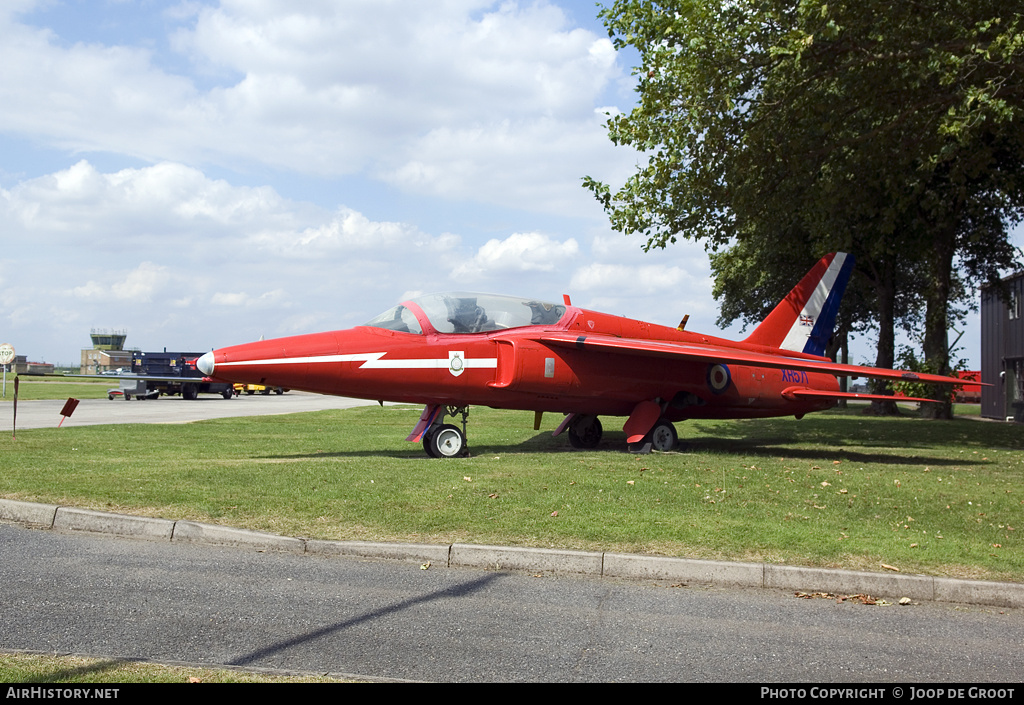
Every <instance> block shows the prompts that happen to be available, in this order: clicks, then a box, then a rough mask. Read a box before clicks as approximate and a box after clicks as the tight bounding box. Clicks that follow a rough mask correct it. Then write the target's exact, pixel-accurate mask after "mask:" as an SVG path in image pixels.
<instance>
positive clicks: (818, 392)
mask: <svg viewBox="0 0 1024 705" xmlns="http://www.w3.org/2000/svg"><path fill="white" fill-rule="evenodd" d="M782 396H783V397H785V398H786V399H802V398H807V397H818V398H824V399H860V400H861V401H865V400H866V401H905V402H927V403H929V404H934V403H935V400H934V399H920V398H918V397H894V396H892V395H889V394H859V393H857V392H829V391H826V390H824V389H807V388H806V387H790V388H788V389H783V390H782Z"/></svg>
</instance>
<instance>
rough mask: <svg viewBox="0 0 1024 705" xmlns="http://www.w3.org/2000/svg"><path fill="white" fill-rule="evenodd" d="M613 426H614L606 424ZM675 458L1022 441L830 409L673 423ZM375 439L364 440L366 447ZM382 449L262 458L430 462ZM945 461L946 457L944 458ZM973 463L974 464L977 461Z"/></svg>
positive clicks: (529, 441)
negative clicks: (813, 413) (800, 414)
mask: <svg viewBox="0 0 1024 705" xmlns="http://www.w3.org/2000/svg"><path fill="white" fill-rule="evenodd" d="M607 425H611V423H609V424H607ZM676 429H677V431H678V433H679V440H680V445H679V451H678V452H679V454H682V455H685V454H687V453H690V454H695V453H714V454H721V455H735V456H739V457H742V456H751V457H771V456H775V457H777V456H779V455H785V456H787V457H791V458H805V459H809V460H815V459H823V458H834V457H836V456H842V457H843V458H844V459H847V460H849V461H850V462H865V463H884V464H888V465H917V464H921V463H928V464H932V465H958V464H961V463H962V459H956V458H954V457H952V454H953V453H954V452H955V451H957V450H959V449H962V448H967V447H973V448H980V447H990V446H992V445H998V446H1004V447H1011V448H1012V447H1016V446H1019V445H1020V444H1021V442H1020V440H1019V439H1018V438H1017V437H1015V436H1014V434H1013V433H1012V431H1013V429H1005V428H1003V427H1001V426H999V425H998V424H992V425H990V424H983V423H981V422H979V421H976V420H966V419H962V420H954V421H926V420H919V419H914V418H912V417H902V418H879V417H867V416H862V415H859V414H856V413H840V412H832V413H828V414H821V415H818V416H815V417H808V418H805V419H801V420H796V419H793V418H774V419H744V420H726V421H709V420H689V421H680V422H677V423H676ZM492 431H493V429H492V428H491V427H490V426H489V425H487V426H484V425H481V428H480V430H479V432H478V433H474V429H473V428H472V427H471V428H470V429H469V438H468V443H467V445H468V448H469V452H470V454H471V455H472V456H481V455H486V454H494V455H498V454H509V453H516V454H529V453H537V454H564V453H587V452H590V453H608V454H624V455H625V454H628V449H627V444H626V435H625V433H623V432H622V431H619V430H606V431H605V434H604V437H603V439H602V440H601V443H600V444H599V445H598V446H597V447H596V448H593V449H590V450H577V449H575V448H573V447H572V446H570V445H569V442H568V439H567V437H565V436H560V437H558V438H554V437H552V435H551V432H550V431H541V432H539V433H535V434H534V435H532V436H529V437H525V438H521V439H516V440H509V441H495V440H494V436H493V432H492ZM375 441H376V442H381V439H380V438H375V439H367V442H368V443H373V442H375ZM385 443H387V444H388V445H387V446H378V447H367V448H363V449H358V450H337V451H332V450H326V451H321V452H316V453H300V454H288V455H285V454H267V455H264V456H260V457H261V458H263V459H267V460H301V459H316V458H388V459H394V460H430V458H428V457H427V455H426V453H425V452H424V450H423V446H422V445H421V444H420V443H408V444H407V446H406V447H403V448H400V449H396V448H395V446H394V445H393V444H391V443H390V442H389V441H385ZM944 456H948V457H944ZM974 462H975V463H978V462H979V461H977V460H975V461H974Z"/></svg>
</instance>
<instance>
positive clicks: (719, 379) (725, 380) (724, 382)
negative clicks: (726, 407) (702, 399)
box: [708, 365, 732, 394]
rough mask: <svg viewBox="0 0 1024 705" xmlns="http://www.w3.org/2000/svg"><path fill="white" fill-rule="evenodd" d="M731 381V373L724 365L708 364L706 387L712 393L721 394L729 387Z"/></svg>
mask: <svg viewBox="0 0 1024 705" xmlns="http://www.w3.org/2000/svg"><path fill="white" fill-rule="evenodd" d="M730 382H732V375H731V374H730V373H729V368H728V367H726V366H725V365H709V366H708V388H709V389H710V390H711V392H712V393H713V394H721V393H722V392H724V391H725V390H726V389H728V388H729V383H730Z"/></svg>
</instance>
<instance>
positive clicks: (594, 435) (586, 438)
mask: <svg viewBox="0 0 1024 705" xmlns="http://www.w3.org/2000/svg"><path fill="white" fill-rule="evenodd" d="M602 435H604V428H603V427H602V426H601V420H600V419H599V418H597V417H596V416H582V417H580V418H579V419H578V420H577V421H576V423H574V424H573V425H571V426H569V445H571V446H572V447H573V448H580V449H584V450H585V449H588V448H597V444H598V443H600V442H601V436H602Z"/></svg>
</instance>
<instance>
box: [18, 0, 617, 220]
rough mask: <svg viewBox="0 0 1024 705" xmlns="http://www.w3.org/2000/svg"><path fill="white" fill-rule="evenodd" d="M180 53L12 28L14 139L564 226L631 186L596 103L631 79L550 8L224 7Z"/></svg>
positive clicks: (591, 37)
mask: <svg viewBox="0 0 1024 705" xmlns="http://www.w3.org/2000/svg"><path fill="white" fill-rule="evenodd" d="M188 7H189V9H190V10H191V9H192V7H193V6H191V5H190V6H188ZM194 12H195V14H191V15H190V14H189V13H188V12H183V13H170V14H167V15H165V18H166V21H167V22H179V23H181V24H179V25H178V28H177V29H176V30H173V31H172V35H171V37H172V45H173V46H174V47H175V48H176V50H177V51H178V52H181V53H182V54H184V55H185V56H187V58H188V59H189V60H190V61H191V62H192V63H193V65H194V66H197V67H200V70H201V71H205V74H204V73H200V74H196V75H194V76H189V75H186V74H172V73H169V72H168V71H166V70H164V69H162V68H161V66H162V65H163V64H165V63H173V62H168V61H167V58H168V57H164V56H160V55H157V53H156V52H158V51H159V49H158V48H156V47H152V46H151V45H147V46H146V48H138V47H135V46H132V45H131V44H130V43H128V42H126V43H124V44H117V45H104V44H101V43H98V42H95V41H79V42H75V43H71V44H68V43H66V42H65V41H62V39H61V38H60V37H59V36H57V35H56V34H55V33H54V32H53V31H49V30H45V29H38V28H35V27H31V26H28V25H25V24H20V23H18V22H16V21H14V20H12V19H11V17H12V16H15V15H12V14H8V15H6V16H4V17H0V33H2V35H3V36H4V37H5V40H4V42H3V43H0V63H2V64H3V65H4V72H3V75H2V76H0V104H2V105H4V110H3V111H2V112H0V130H3V131H5V132H8V133H15V134H21V135H26V136H30V137H31V138H33V139H35V140H40V141H42V142H44V143H46V144H50V145H54V146H57V147H59V148H63V149H68V150H72V151H109V152H114V153H118V154H125V155H132V156H134V157H139V158H143V159H145V160H148V161H153V162H161V161H171V162H181V163H188V164H221V165H232V166H233V167H234V168H238V167H244V166H245V165H250V166H252V165H269V166H271V167H272V168H278V169H285V170H289V171H292V172H296V173H302V174H312V175H321V176H322V175H329V176H338V175H345V174H354V173H366V174H369V175H371V176H373V177H375V178H380V179H384V180H386V181H388V182H390V183H393V184H396V185H398V186H400V187H401V188H403V189H407V190H410V191H414V192H418V193H427V194H431V195H440V196H444V197H446V198H459V199H479V200H482V201H484V202H487V203H499V204H504V205H512V206H514V207H517V208H524V209H528V210H541V211H548V212H555V211H557V210H559V209H562V210H564V208H565V207H566V204H567V203H570V204H573V205H572V207H573V208H574V209H576V210H577V211H579V210H580V209H581V208H583V206H582V204H583V203H586V204H587V205H588V206H590V207H591V209H592V211H591V212H593V203H592V202H591V200H586V199H585V198H584V197H585V194H582V190H581V189H580V188H579V179H580V177H582V176H583V175H584V174H593V175H597V176H602V175H603V174H605V173H606V172H612V173H614V174H615V175H616V176H620V175H624V174H625V173H628V169H629V167H630V164H629V162H630V161H631V159H632V155H631V153H629V150H625V149H618V150H616V149H615V148H614V147H612V146H611V144H610V143H609V142H608V140H607V138H606V137H605V134H604V128H603V127H602V125H601V121H600V120H598V119H596V117H595V115H594V108H593V106H594V102H595V100H597V99H598V97H599V96H600V95H601V94H602V92H603V91H604V90H605V89H606V87H607V86H608V85H609V84H610V83H612V82H614V81H616V80H618V78H620V77H621V75H622V74H623V72H622V71H621V69H620V68H619V67H618V66H617V64H616V56H615V52H614V50H613V48H612V46H611V44H610V42H609V40H608V39H607V38H606V37H599V36H597V35H596V34H595V33H593V32H591V31H589V30H585V29H581V28H578V27H572V26H570V25H569V22H568V19H567V17H566V15H565V13H564V12H563V11H562V10H561V9H560V8H558V7H557V6H555V5H552V4H549V3H546V2H535V3H517V2H495V1H494V0H491V1H489V2H487V1H482V0H481V1H473V0H465V1H457V0H448V1H445V2H430V3H424V2H421V0H391V1H389V2H380V1H378V0H373V1H372V2H371V1H370V0H352V1H350V2H346V3H336V2H307V3H302V4H301V5H297V4H296V3H294V2H290V1H285V0H265V1H264V2H259V3H255V2H243V1H241V0H222V1H221V2H220V3H218V4H217V5H216V6H201V7H200V8H198V9H196V10H195V11H194Z"/></svg>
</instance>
